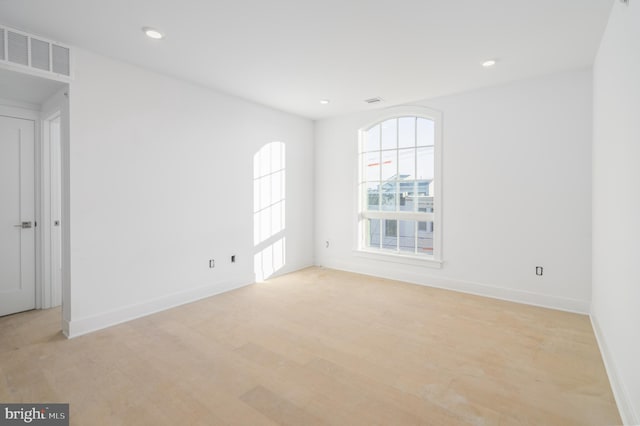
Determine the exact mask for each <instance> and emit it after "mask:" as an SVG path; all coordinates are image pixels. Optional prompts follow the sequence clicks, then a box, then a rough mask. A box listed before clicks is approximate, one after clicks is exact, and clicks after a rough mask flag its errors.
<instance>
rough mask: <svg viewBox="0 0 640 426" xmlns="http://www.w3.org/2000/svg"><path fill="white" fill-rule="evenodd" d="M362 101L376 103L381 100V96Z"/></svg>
mask: <svg viewBox="0 0 640 426" xmlns="http://www.w3.org/2000/svg"><path fill="white" fill-rule="evenodd" d="M364 101H365V102H366V103H368V104H377V103H378V102H382V98H369V99H365V100H364Z"/></svg>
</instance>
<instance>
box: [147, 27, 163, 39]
mask: <svg viewBox="0 0 640 426" xmlns="http://www.w3.org/2000/svg"><path fill="white" fill-rule="evenodd" d="M142 31H143V32H144V33H145V34H146V35H147V37H149V38H152V39H155V40H160V39H161V38H163V37H164V34H162V33H161V32H160V31H158V30H156V29H155V28H150V27H144V28H142Z"/></svg>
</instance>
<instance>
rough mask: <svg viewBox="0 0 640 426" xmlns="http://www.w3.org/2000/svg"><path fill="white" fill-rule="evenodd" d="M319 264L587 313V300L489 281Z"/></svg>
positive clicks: (589, 302)
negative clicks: (493, 283) (508, 286)
mask: <svg viewBox="0 0 640 426" xmlns="http://www.w3.org/2000/svg"><path fill="white" fill-rule="evenodd" d="M322 266H325V267H327V268H333V269H339V270H341V271H347V272H354V273H356V274H362V275H369V276H375V277H380V278H386V279H391V280H398V281H404V282H408V283H411V284H418V285H423V286H427V287H436V288H441V289H444V290H452V291H459V292H461V293H468V294H474V295H476V296H484V297H490V298H492V299H500V300H506V301H509V302H516V303H523V304H525V305H533V306H540V307H543V308H550V309H556V310H560V311H566V312H573V313H578V314H585V315H588V314H589V312H590V309H591V301H589V300H579V299H569V298H564V297H558V296H551V295H548V294H540V293H532V292H528V291H523V290H515V289H510V288H504V287H496V286H492V285H489V284H484V283H479V282H474V281H463V280H451V279H445V278H434V277H425V276H420V275H417V274H414V273H411V272H407V273H398V272H397V271H396V272H395V273H385V272H381V271H380V270H378V271H376V272H375V273H372V272H371V271H370V270H367V269H368V268H367V269H365V268H363V269H358V268H353V267H352V265H345V264H341V263H340V262H325V263H324V264H323V265H322Z"/></svg>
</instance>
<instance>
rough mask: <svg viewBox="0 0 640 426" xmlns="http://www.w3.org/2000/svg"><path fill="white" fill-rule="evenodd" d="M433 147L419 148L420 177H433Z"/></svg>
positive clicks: (417, 174) (418, 171)
mask: <svg viewBox="0 0 640 426" xmlns="http://www.w3.org/2000/svg"><path fill="white" fill-rule="evenodd" d="M433 164H434V163H433V147H432V146H431V147H427V148H418V165H417V170H416V177H417V178H418V179H433Z"/></svg>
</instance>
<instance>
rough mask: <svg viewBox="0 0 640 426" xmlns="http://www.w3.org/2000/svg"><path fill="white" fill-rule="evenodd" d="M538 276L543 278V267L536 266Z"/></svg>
mask: <svg viewBox="0 0 640 426" xmlns="http://www.w3.org/2000/svg"><path fill="white" fill-rule="evenodd" d="M536 275H537V276H539V277H541V276H542V266H536Z"/></svg>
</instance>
